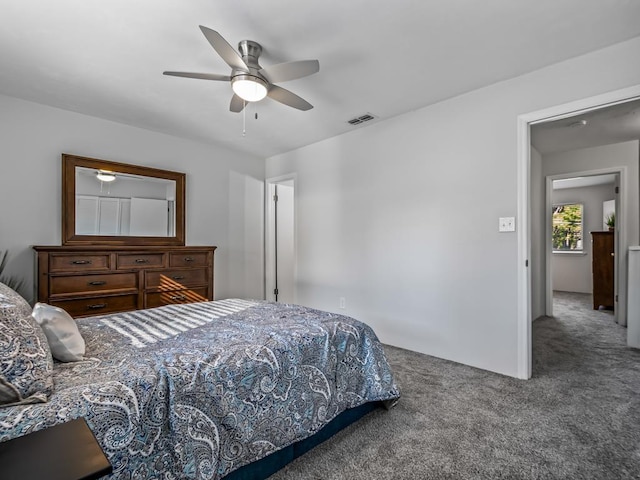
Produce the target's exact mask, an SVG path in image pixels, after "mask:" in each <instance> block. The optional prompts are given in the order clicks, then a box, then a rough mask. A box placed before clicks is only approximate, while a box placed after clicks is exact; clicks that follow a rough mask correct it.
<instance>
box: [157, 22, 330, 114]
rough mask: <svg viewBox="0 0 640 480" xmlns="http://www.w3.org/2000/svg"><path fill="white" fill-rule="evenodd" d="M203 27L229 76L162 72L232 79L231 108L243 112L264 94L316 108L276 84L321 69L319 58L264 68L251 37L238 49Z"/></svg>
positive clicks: (260, 48) (299, 108) (202, 78)
mask: <svg viewBox="0 0 640 480" xmlns="http://www.w3.org/2000/svg"><path fill="white" fill-rule="evenodd" d="M200 30H202V33H203V34H204V36H205V37H206V39H207V40H208V41H209V43H210V44H211V46H212V47H213V48H214V50H215V51H216V52H218V55H220V57H222V59H223V60H224V61H225V62H226V63H227V65H229V66H230V67H231V74H230V75H220V74H217V73H192V72H163V73H164V75H172V76H174V77H186V78H198V79H201V80H218V81H221V82H231V88H232V89H233V97H231V104H230V105H229V110H231V111H232V112H241V111H242V110H243V109H244V107H245V105H246V103H247V102H258V101H260V100H262V99H263V98H264V97H269V98H272V99H273V100H275V101H277V102H280V103H283V104H285V105H288V106H290V107H293V108H297V109H298V110H310V109H312V108H313V105H311V104H310V103H309V102H307V101H306V100H305V99H303V98H301V97H299V96H298V95H296V94H295V93H293V92H290V91H289V90H287V89H285V88H282V87H279V86H278V85H275V83H279V82H286V81H289V80H295V79H298V78H302V77H306V76H308V75H312V74H314V73H316V72H318V71H319V70H320V62H318V60H300V61H297V62H287V63H279V64H277V65H271V66H269V67H264V68H263V67H261V66H260V64H259V63H258V58H259V57H260V54H261V53H262V46H260V44H259V43H257V42H253V41H251V40H242V41H241V42H240V43H239V44H238V50H239V52H240V53H238V52H236V51H235V50H234V48H233V47H232V46H231V45H229V43H228V42H227V41H226V40H225V39H224V38H223V37H222V35H220V34H219V33H218V32H216V31H215V30H211V29H210V28H207V27H203V26H202V25H200Z"/></svg>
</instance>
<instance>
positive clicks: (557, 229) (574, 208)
mask: <svg viewBox="0 0 640 480" xmlns="http://www.w3.org/2000/svg"><path fill="white" fill-rule="evenodd" d="M582 210H583V206H582V204H581V203H567V204H564V205H554V206H553V214H552V225H553V234H552V236H553V251H554V252H582V251H583V247H582V243H583V242H582V241H583V239H582V223H583V222H582V213H583V212H582Z"/></svg>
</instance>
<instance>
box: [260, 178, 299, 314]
mask: <svg viewBox="0 0 640 480" xmlns="http://www.w3.org/2000/svg"><path fill="white" fill-rule="evenodd" d="M267 191H268V192H269V193H268V194H269V208H268V209H267V224H268V234H267V268H266V275H267V278H266V290H267V291H266V298H267V300H271V301H277V302H282V303H295V296H296V295H295V269H296V265H295V250H296V245H295V206H294V198H295V195H294V193H295V187H294V182H293V180H285V181H279V182H277V183H270V184H268V190H267Z"/></svg>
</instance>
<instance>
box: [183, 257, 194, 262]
mask: <svg viewBox="0 0 640 480" xmlns="http://www.w3.org/2000/svg"><path fill="white" fill-rule="evenodd" d="M184 261H185V262H195V261H196V259H195V258H193V257H184Z"/></svg>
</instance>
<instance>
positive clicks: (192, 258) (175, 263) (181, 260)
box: [169, 252, 208, 267]
mask: <svg viewBox="0 0 640 480" xmlns="http://www.w3.org/2000/svg"><path fill="white" fill-rule="evenodd" d="M207 265H208V264H207V253H206V252H171V253H170V254H169V266H170V267H206V266H207Z"/></svg>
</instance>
